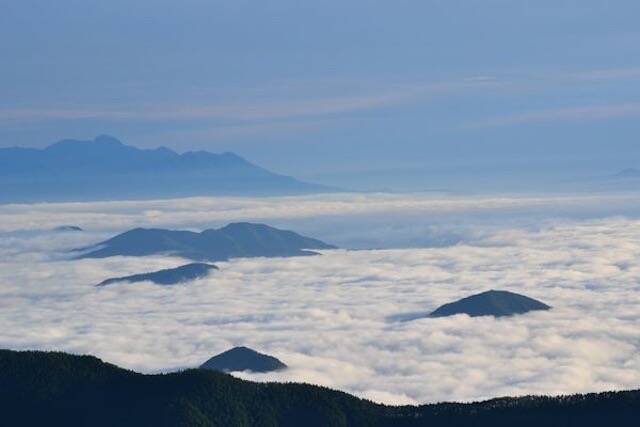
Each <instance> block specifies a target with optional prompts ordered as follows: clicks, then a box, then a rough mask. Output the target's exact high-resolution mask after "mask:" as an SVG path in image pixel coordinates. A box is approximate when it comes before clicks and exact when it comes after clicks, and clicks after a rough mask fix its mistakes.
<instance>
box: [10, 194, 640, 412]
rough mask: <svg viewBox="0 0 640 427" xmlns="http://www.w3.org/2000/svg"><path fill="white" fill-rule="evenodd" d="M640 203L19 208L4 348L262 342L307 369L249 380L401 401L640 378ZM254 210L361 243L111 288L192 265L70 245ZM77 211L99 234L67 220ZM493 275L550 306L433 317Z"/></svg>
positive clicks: (284, 201)
mask: <svg viewBox="0 0 640 427" xmlns="http://www.w3.org/2000/svg"><path fill="white" fill-rule="evenodd" d="M637 200H638V198H637V195H634V194H619V195H587V194H582V195H570V196H553V197H546V196H509V197H508V196H500V197H498V196H484V197H479V196H473V197H472V196H463V195H459V196H445V195H419V194H416V195H384V194H368V195H367V194H340V195H320V196H305V197H287V198H263V199H240V198H194V199H182V200H166V201H146V202H133V201H128V202H99V203H65V204H38V205H4V206H0V347H2V348H12V349H50V350H64V351H69V352H74V353H90V354H94V355H97V356H98V357H101V358H102V359H104V360H106V361H109V362H111V363H115V364H118V365H120V366H124V367H127V368H131V369H134V370H138V371H141V372H158V371H168V370H174V369H181V368H185V367H192V366H197V365H199V364H200V363H202V362H204V361H205V360H206V359H208V358H209V357H211V356H213V355H215V354H217V353H219V352H221V351H224V350H226V349H228V348H229V347H232V346H236V345H246V346H249V347H252V348H254V349H256V350H259V351H262V352H265V353H268V354H271V355H274V356H276V357H278V358H280V359H281V360H282V361H284V362H285V363H286V364H287V365H289V366H290V369H288V370H285V371H282V372H277V373H271V374H251V373H238V374H236V375H237V376H240V377H242V378H247V379H252V380H261V381H262V380H275V381H303V382H309V383H314V384H322V385H326V386H329V387H332V388H337V389H340V390H344V391H347V392H351V393H354V394H356V395H358V396H361V397H366V398H369V399H372V400H375V401H380V402H385V403H392V404H402V403H422V402H435V401H444V400H446V401H451V400H465V401H468V400H476V399H484V398H490V397H495V396H502V395H523V394H560V393H574V392H587V391H599V390H611V389H627V388H638V387H640V356H639V355H640V256H639V255H640V218H639V216H638V213H640V203H638V202H637ZM237 220H251V221H258V220H259V221H263V222H266V223H269V224H272V225H276V226H281V227H286V228H290V229H294V230H296V231H300V232H303V233H305V234H308V235H310V236H312V237H316V238H320V239H322V240H325V241H327V242H329V243H336V244H338V245H340V246H341V247H343V248H350V250H347V249H340V250H335V251H324V252H323V253H322V255H321V256H316V257H296V258H254V259H235V260H232V261H230V262H221V263H217V265H218V266H219V267H220V271H216V272H214V273H212V274H211V275H210V276H209V277H208V278H206V279H201V280H196V281H194V282H191V283H188V284H183V285H177V286H167V287H163V286H157V285H153V284H150V283H142V284H120V285H112V286H108V287H101V288H97V287H95V286H94V285H95V284H97V283H99V282H100V281H102V280H104V279H106V278H109V277H114V276H123V275H128V274H133V273H140V272H147V271H154V270H157V269H160V268H166V267H175V266H178V265H181V264H184V263H185V260H181V259H178V258H172V257H144V258H132V257H113V258H107V259H98V260H95V259H87V260H71V259H70V254H69V252H68V251H69V249H72V248H75V247H81V246H85V245H87V244H92V243H96V242H98V241H100V240H101V239H103V238H105V237H108V236H111V235H113V234H114V233H116V232H120V231H124V230H126V229H128V228H131V227H136V226H154V227H175V228H189V229H202V228H206V227H212V226H220V225H223V224H225V223H226V222H229V221H237ZM61 224H74V225H80V226H82V227H84V228H86V231H85V232H82V233H74V232H53V231H50V230H51V229H52V228H53V227H55V226H58V225H61ZM363 248H374V249H363ZM354 249H357V250H354ZM488 289H505V290H510V291H514V292H518V293H522V294H525V295H528V296H530V297H533V298H536V299H539V300H541V301H543V302H545V303H547V304H549V305H551V306H552V307H553V309H552V310H550V311H547V312H532V313H528V314H526V315H522V316H516V317H510V318H500V319H494V318H492V317H481V318H469V317H467V316H464V315H460V316H454V317H448V318H438V319H430V318H423V317H422V316H424V315H426V314H427V313H429V312H430V311H432V310H434V309H435V308H437V307H438V306H439V305H441V304H444V303H446V302H450V301H452V300H455V299H458V298H462V297H464V296H468V295H470V294H473V293H477V292H481V291H484V290H488ZM409 319H412V320H409Z"/></svg>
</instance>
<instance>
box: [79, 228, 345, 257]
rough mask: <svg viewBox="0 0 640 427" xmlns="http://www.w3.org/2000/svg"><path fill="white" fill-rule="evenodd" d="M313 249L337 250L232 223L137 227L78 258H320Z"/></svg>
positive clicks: (292, 234)
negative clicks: (196, 228) (199, 228)
mask: <svg viewBox="0 0 640 427" xmlns="http://www.w3.org/2000/svg"><path fill="white" fill-rule="evenodd" d="M313 249H335V246H333V245H329V244H327V243H325V242H323V241H321V240H318V239H314V238H311V237H305V236H302V235H300V234H298V233H295V232H293V231H290V230H281V229H278V228H275V227H270V226H268V225H266V224H255V223H249V222H238V223H231V224H228V225H226V226H224V227H221V228H218V229H207V230H203V231H201V232H194V231H186V230H166V229H161V228H134V229H132V230H128V231H125V232H124V233H120V234H118V235H117V236H114V237H112V238H110V239H108V240H105V241H103V242H100V243H97V244H96V245H93V246H90V247H88V248H83V249H78V251H83V252H84V253H82V254H80V255H78V256H77V258H106V257H110V256H147V255H159V254H167V255H175V256H180V257H183V258H187V259H191V260H194V261H225V260H228V259H230V258H240V257H260V256H265V257H277V256H284V257H289V256H305V255H316V254H317V253H316V252H313V251H312V250H313Z"/></svg>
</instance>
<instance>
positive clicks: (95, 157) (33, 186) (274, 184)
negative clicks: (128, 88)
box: [0, 136, 335, 203]
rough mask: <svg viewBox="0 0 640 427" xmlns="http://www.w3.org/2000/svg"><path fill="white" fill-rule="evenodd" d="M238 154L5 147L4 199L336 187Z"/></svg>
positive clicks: (1, 168) (69, 143) (88, 144)
mask: <svg viewBox="0 0 640 427" xmlns="http://www.w3.org/2000/svg"><path fill="white" fill-rule="evenodd" d="M334 190H335V189H333V188H329V187H324V186H321V185H316V184H309V183H305V182H301V181H298V180H296V179H294V178H292V177H289V176H284V175H279V174H276V173H273V172H270V171H268V170H266V169H263V168H261V167H259V166H256V165H254V164H252V163H250V162H248V161H247V160H245V159H243V158H242V157H240V156H238V155H236V154H233V153H222V154H213V153H209V152H206V151H190V152H186V153H183V154H178V153H176V152H174V151H172V150H170V149H168V148H164V147H161V148H157V149H138V148H136V147H132V146H128V145H125V144H123V143H122V142H120V141H118V140H117V139H115V138H113V137H110V136H99V137H96V138H95V139H94V140H93V141H78V140H63V141H60V142H57V143H55V144H53V145H50V146H49V147H46V148H44V149H33V148H18V147H14V148H0V203H9V202H41V201H85V200H109V199H113V200H117V199H149V198H158V197H186V196H204V195H286V194H303V193H317V192H327V191H334Z"/></svg>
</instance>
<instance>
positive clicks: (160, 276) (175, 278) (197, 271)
mask: <svg viewBox="0 0 640 427" xmlns="http://www.w3.org/2000/svg"><path fill="white" fill-rule="evenodd" d="M217 269H218V267H216V266H215V265H211V264H202V263H192V264H187V265H182V266H180V267H176V268H167V269H164V270H159V271H154V272H152V273H142V274H133V275H131V276H123V277H113V278H111V279H107V280H103V281H102V282H100V283H98V284H97V285H96V286H107V285H112V284H114V283H123V282H126V283H137V282H152V283H155V284H156V285H177V284H178V283H184V282H188V281H191V280H195V279H200V278H202V277H206V276H207V275H208V274H209V273H210V272H211V271H213V270H217Z"/></svg>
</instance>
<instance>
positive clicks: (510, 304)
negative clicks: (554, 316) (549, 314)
mask: <svg viewBox="0 0 640 427" xmlns="http://www.w3.org/2000/svg"><path fill="white" fill-rule="evenodd" d="M549 309H551V307H550V306H548V305H546V304H545V303H543V302H540V301H538V300H535V299H533V298H529V297H527V296H524V295H520V294H516V293H513V292H509V291H499V290H490V291H486V292H482V293H480V294H476V295H472V296H469V297H466V298H462V299H460V300H458V301H454V302H451V303H448V304H444V305H442V306H440V307H438V308H437V309H436V310H434V311H433V312H432V313H431V314H429V317H446V316H454V315H456V314H467V315H469V316H471V317H479V316H494V317H504V316H513V315H516V314H524V313H527V312H529V311H536V310H549Z"/></svg>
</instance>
